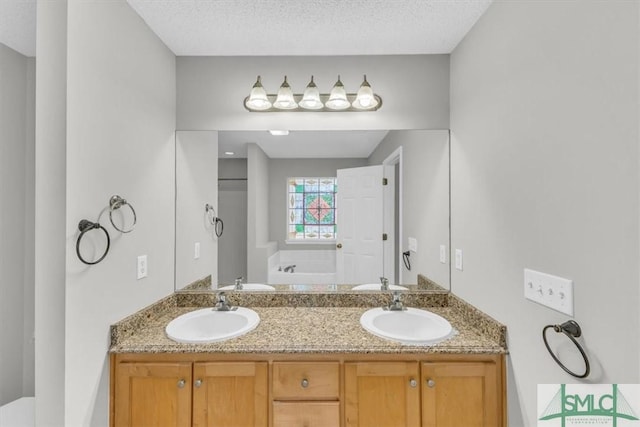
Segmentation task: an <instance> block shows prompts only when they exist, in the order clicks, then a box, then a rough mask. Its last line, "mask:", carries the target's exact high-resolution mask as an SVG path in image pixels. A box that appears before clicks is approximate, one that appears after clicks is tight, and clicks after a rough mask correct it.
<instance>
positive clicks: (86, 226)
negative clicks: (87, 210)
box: [76, 219, 111, 265]
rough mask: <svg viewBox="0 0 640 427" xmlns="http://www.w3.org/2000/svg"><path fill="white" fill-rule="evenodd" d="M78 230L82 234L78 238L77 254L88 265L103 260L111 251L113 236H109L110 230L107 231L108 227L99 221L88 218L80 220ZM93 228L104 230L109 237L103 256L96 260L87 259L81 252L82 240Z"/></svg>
mask: <svg viewBox="0 0 640 427" xmlns="http://www.w3.org/2000/svg"><path fill="white" fill-rule="evenodd" d="M78 230H80V235H79V236H78V240H76V255H78V258H79V259H80V261H82V262H83V263H84V264H87V265H95V264H97V263H99V262H100V261H102V260H103V259H104V258H105V257H106V256H107V254H108V253H109V248H110V247H111V238H110V237H109V232H108V231H107V229H106V228H104V227H103V226H101V225H100V223H99V222H91V221H89V220H87V219H83V220H81V221H80V223H78ZM91 230H102V232H103V233H104V235H105V236H106V237H107V247H106V248H105V250H104V253H103V254H102V256H101V257H100V258H98V259H97V260H95V261H87V260H86V259H84V258H83V257H82V254H81V253H80V241H82V238H83V237H84V235H85V234H87V233H88V232H89V231H91Z"/></svg>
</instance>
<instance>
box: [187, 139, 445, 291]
mask: <svg viewBox="0 0 640 427" xmlns="http://www.w3.org/2000/svg"><path fill="white" fill-rule="evenodd" d="M275 133H276V134H275V135H274V134H272V133H271V132H268V131H219V132H217V131H178V132H176V253H175V261H176V283H175V285H176V289H177V290H178V289H183V288H187V289H189V288H192V287H196V286H197V283H196V282H197V281H198V280H201V279H203V278H205V277H207V276H209V275H210V276H211V287H212V288H218V287H228V288H230V289H233V288H234V287H236V286H242V287H243V288H244V289H245V290H264V289H271V288H270V287H269V286H267V285H270V286H272V287H273V288H275V289H278V290H279V289H287V290H291V289H300V290H319V289H322V290H327V289H333V290H342V289H351V287H352V286H353V285H360V286H358V287H356V288H354V289H355V290H370V289H371V290H373V289H379V288H380V285H381V278H385V279H386V280H385V284H388V285H389V287H390V288H399V289H401V288H400V286H402V287H405V288H407V289H412V290H415V289H419V288H422V289H429V288H431V289H433V288H434V287H435V288H436V289H438V287H441V288H444V289H447V290H448V289H449V285H450V281H449V280H450V279H449V276H450V267H449V258H450V257H449V253H450V248H449V236H450V233H449V187H450V185H449V133H448V131H446V130H444V131H434V130H390V131H378V130H376V131H371V130H369V131H291V132H288V134H287V135H278V134H277V132H275ZM282 133H286V132H282ZM419 276H420V287H418V286H417V284H418V282H419V280H418V279H419ZM240 278H241V279H240ZM200 285H201V284H200Z"/></svg>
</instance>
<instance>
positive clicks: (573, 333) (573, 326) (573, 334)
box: [542, 320, 591, 378]
mask: <svg viewBox="0 0 640 427" xmlns="http://www.w3.org/2000/svg"><path fill="white" fill-rule="evenodd" d="M549 329H553V330H554V331H555V332H556V333H559V334H560V333H562V334H565V335H566V336H567V337H568V338H569V339H570V340H571V341H572V342H573V344H574V345H575V346H576V348H577V349H578V351H579V352H580V355H581V356H582V359H583V360H584V372H583V373H582V374H577V373H575V372H573V371H572V370H570V369H569V368H567V367H566V366H565V365H564V363H562V362H561V361H560V359H558V356H556V355H555V354H553V351H551V347H550V346H549V343H548V342H547V330H549ZM581 336H582V329H581V328H580V325H578V322H576V321H575V320H568V321H566V322H564V323H562V324H561V325H547V326H545V327H544V328H543V329H542V340H543V341H544V345H545V347H547V351H548V352H549V354H550V355H551V357H552V358H553V360H554V361H555V362H556V363H557V364H558V365H560V367H561V368H562V369H563V370H564V371H565V372H566V373H568V374H569V375H572V376H574V377H576V378H586V377H588V376H589V373H590V372H591V366H590V364H589V358H588V357H587V353H586V352H585V351H584V348H582V346H581V345H580V343H579V342H578V341H577V340H576V338H580V337H581Z"/></svg>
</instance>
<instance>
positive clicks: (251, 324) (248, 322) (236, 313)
mask: <svg viewBox="0 0 640 427" xmlns="http://www.w3.org/2000/svg"><path fill="white" fill-rule="evenodd" d="M259 323H260V316H258V313H256V312H255V311H253V310H251V309H248V308H244V307H238V308H237V309H236V310H233V311H216V310H214V309H212V308H203V309H201V310H195V311H190V312H189V313H185V314H183V315H182V316H178V317H176V318H175V319H173V320H172V321H171V322H169V324H168V325H167V327H166V328H165V331H166V333H167V336H168V337H169V338H171V339H172V340H174V341H177V342H181V343H186V344H202V343H209V342H217V341H224V340H228V339H231V338H235V337H239V336H240V335H244V334H246V333H247V332H249V331H252V330H254V329H255V328H256V327H257V326H258V324H259Z"/></svg>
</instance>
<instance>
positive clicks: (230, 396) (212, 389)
mask: <svg viewBox="0 0 640 427" xmlns="http://www.w3.org/2000/svg"><path fill="white" fill-rule="evenodd" d="M193 377H194V385H193V387H194V388H193V425H194V426H195V427H204V426H207V427H213V426H215V427H266V426H267V425H268V422H269V420H268V412H267V411H268V401H267V391H268V388H267V363H266V362H219V363H218V362H211V363H209V362H206V363H205V362H202V363H195V364H194V365H193Z"/></svg>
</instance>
